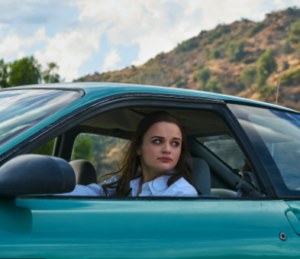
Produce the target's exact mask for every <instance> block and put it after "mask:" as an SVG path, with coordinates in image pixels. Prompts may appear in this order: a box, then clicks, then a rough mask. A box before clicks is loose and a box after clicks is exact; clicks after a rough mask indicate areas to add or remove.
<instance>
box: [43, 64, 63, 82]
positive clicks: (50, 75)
mask: <svg viewBox="0 0 300 259" xmlns="http://www.w3.org/2000/svg"><path fill="white" fill-rule="evenodd" d="M47 65H48V68H47V69H46V70H45V71H43V73H42V74H43V80H44V82H45V83H47V84H52V83H59V82H60V76H59V74H57V73H56V71H57V70H58V68H59V67H58V65H57V64H56V63H54V62H51V63H48V64H47Z"/></svg>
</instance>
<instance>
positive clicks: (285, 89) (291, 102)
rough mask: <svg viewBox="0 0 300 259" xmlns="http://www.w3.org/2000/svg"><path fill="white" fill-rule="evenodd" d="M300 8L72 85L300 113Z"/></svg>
mask: <svg viewBox="0 0 300 259" xmlns="http://www.w3.org/2000/svg"><path fill="white" fill-rule="evenodd" d="M299 17H300V9H297V8H288V9H287V10H284V11H278V12H273V13H270V14H266V18H265V19H264V21H262V22H259V23H255V22H253V21H249V20H247V19H242V20H241V21H236V22H234V23H232V24H229V25H218V26H217V27H216V28H215V29H214V30H211V31H201V32H200V33H199V35H197V36H196V37H193V38H191V39H189V40H187V41H184V42H182V43H181V44H179V45H178V46H177V47H176V48H175V49H173V50H172V51H170V52H169V53H160V54H159V55H157V56H156V57H155V58H152V59H150V60H149V61H148V62H146V63H145V64H144V65H142V66H137V67H135V66H131V67H127V68H125V69H122V70H119V71H113V72H107V73H102V74H98V73H95V74H94V75H87V76H85V77H82V78H79V79H78V80H76V81H85V82H122V83H134V84H148V85H158V86H159V85H160V86H169V87H177V88H188V89H197V90H204V91H212V92H220V93H225V94H230V95H236V96H241V97H247V98H251V99H256V100H262V101H267V102H272V103H274V102H275V99H276V89H277V88H276V87H277V84H278V80H279V75H280V71H281V70H282V74H281V88H280V92H279V98H278V104H280V105H283V106H287V107H290V108H293V109H297V110H300V20H299Z"/></svg>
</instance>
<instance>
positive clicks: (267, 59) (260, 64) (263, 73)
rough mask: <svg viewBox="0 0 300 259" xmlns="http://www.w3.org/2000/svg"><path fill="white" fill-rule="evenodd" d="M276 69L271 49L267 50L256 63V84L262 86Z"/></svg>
mask: <svg viewBox="0 0 300 259" xmlns="http://www.w3.org/2000/svg"><path fill="white" fill-rule="evenodd" d="M276 69H277V64H276V61H275V58H274V55H273V51H272V49H267V50H266V51H265V53H263V54H262V55H261V56H260V58H259V60H258V61H257V69H256V73H257V84H258V86H259V87H261V86H263V85H264V84H265V82H266V80H267V78H268V77H269V75H270V74H272V73H273V72H274V71H275V70H276Z"/></svg>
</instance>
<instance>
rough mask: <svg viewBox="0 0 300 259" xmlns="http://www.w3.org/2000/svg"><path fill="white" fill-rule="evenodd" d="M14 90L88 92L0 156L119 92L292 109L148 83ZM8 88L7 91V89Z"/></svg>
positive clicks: (16, 140) (10, 143) (10, 144)
mask: <svg viewBox="0 0 300 259" xmlns="http://www.w3.org/2000/svg"><path fill="white" fill-rule="evenodd" d="M13 89H45V90H47V89H66V90H72V89H73V90H84V91H85V95H84V96H83V97H82V98H80V99H79V100H77V101H75V102H73V103H72V104H70V105H68V106H66V107H65V108H63V109H61V110H60V111H58V112H56V113H55V114H53V115H51V116H49V117H48V118H46V119H45V120H43V121H41V122H40V123H38V124H36V125H35V126H33V127H31V128H30V129H28V130H27V131H25V132H24V133H22V134H20V135H18V136H17V137H15V138H14V139H12V140H11V141H8V142H7V143H5V144H4V145H2V146H0V155H1V154H3V153H5V152H6V151H8V150H9V149H11V148H12V147H14V146H15V145H17V144H18V143H20V142H22V141H23V140H25V139H27V138H29V137H30V136H32V135H33V134H34V133H36V132H38V131H40V130H42V129H43V128H45V127H46V126H47V125H50V124H51V123H53V122H55V121H57V120H59V119H60V118H62V117H64V116H66V115H67V114H69V113H71V112H73V111H76V110H77V109H79V108H81V107H83V106H86V105H88V104H91V103H94V102H95V101H97V100H100V99H103V98H106V97H109V96H112V95H118V94H124V95H126V94H130V93H151V94H169V95H179V96H186V97H189V96H190V97H199V98H208V99H215V100H224V101H231V102H241V103H244V104H247V105H261V106H265V107H269V108H277V109H281V110H284V111H293V112H295V111H294V110H291V109H288V108H285V107H280V106H277V105H272V104H267V103H262V102H258V101H254V100H249V99H243V98H238V97H234V96H229V95H220V94H214V93H209V92H203V91H193V90H186V89H177V88H170V87H156V86H146V85H130V84H112V83H69V84H49V85H42V86H40V85H30V86H22V87H14V88H11V89H8V90H13ZM4 91H6V90H4Z"/></svg>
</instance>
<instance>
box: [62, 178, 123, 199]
mask: <svg viewBox="0 0 300 259" xmlns="http://www.w3.org/2000/svg"><path fill="white" fill-rule="evenodd" d="M118 179H119V176H118V175H116V176H114V177H112V178H111V179H110V180H107V181H104V182H102V183H99V184H96V183H92V184H89V185H86V186H85V185H80V184H77V185H76V186H75V189H74V190H73V191H72V192H68V193H62V194H58V195H65V196H111V195H113V194H114V193H115V189H113V188H111V189H108V190H107V191H108V194H107V195H106V193H105V191H104V190H103V188H102V185H103V184H108V183H113V182H115V181H117V180H118Z"/></svg>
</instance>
